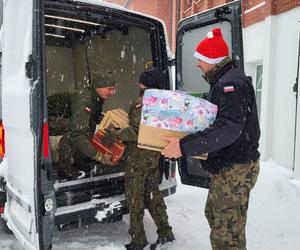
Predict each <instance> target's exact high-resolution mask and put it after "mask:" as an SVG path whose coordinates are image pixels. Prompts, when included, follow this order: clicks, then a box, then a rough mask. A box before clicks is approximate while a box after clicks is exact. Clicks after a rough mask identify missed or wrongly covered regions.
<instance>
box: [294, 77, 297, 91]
mask: <svg viewBox="0 0 300 250" xmlns="http://www.w3.org/2000/svg"><path fill="white" fill-rule="evenodd" d="M293 92H295V93H298V78H297V80H296V82H295V84H294V86H293Z"/></svg>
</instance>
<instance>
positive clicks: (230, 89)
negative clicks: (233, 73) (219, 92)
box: [224, 85, 234, 93]
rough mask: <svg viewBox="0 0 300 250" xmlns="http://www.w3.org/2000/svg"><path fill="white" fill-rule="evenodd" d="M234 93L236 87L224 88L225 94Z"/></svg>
mask: <svg viewBox="0 0 300 250" xmlns="http://www.w3.org/2000/svg"><path fill="white" fill-rule="evenodd" d="M233 91H234V87H233V86H232V85H231V86H226V87H224V92H225V93H227V92H233Z"/></svg>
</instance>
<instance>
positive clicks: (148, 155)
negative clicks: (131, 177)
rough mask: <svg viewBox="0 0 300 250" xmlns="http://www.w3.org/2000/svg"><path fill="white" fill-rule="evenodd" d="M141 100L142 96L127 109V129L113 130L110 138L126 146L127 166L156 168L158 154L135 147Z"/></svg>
mask: <svg viewBox="0 0 300 250" xmlns="http://www.w3.org/2000/svg"><path fill="white" fill-rule="evenodd" d="M142 98H143V96H140V97H139V98H138V99H136V100H135V101H134V102H133V103H132V104H131V105H130V107H129V113H128V117H129V127H128V128H124V129H121V130H115V131H114V132H112V133H111V136H112V137H113V138H114V139H118V140H120V141H122V142H124V143H125V144H126V152H125V158H126V159H127V162H128V164H129V165H131V164H137V163H138V165H139V166H140V167H141V166H145V167H157V166H158V160H159V158H160V153H159V152H157V151H152V150H146V149H141V148H138V147H137V140H138V133H139V125H140V120H141V113H142Z"/></svg>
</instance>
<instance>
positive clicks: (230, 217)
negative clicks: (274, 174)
mask: <svg viewBox="0 0 300 250" xmlns="http://www.w3.org/2000/svg"><path fill="white" fill-rule="evenodd" d="M258 173H259V161H255V162H252V163H249V164H233V165H232V166H231V167H229V168H226V169H222V170H221V172H220V173H218V174H215V175H213V177H212V182H211V185H210V189H209V193H208V197H207V202H206V207H205V216H206V218H207V220H208V223H209V226H210V228H211V233H210V241H211V246H212V249H213V250H246V236H245V229H246V219H247V210H248V203H249V195H250V190H251V189H252V188H253V187H254V185H255V183H256V180H257V176H258Z"/></svg>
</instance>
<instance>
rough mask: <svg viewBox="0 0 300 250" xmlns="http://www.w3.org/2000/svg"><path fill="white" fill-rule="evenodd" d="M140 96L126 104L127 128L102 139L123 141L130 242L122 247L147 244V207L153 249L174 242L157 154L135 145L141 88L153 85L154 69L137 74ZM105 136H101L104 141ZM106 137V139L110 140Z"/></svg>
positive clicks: (156, 79) (156, 72) (136, 247)
mask: <svg viewBox="0 0 300 250" xmlns="http://www.w3.org/2000/svg"><path fill="white" fill-rule="evenodd" d="M139 81H140V84H139V88H140V90H141V95H140V97H139V98H138V99H137V100H136V101H135V102H134V103H133V104H132V105H131V106H130V110H129V123H130V127H128V128H125V129H122V130H114V131H109V132H108V135H107V137H106V138H110V140H114V139H118V140H121V141H123V142H124V143H126V152H125V155H124V156H125V159H126V169H125V190H126V201H127V205H128V208H129V212H130V228H129V234H130V235H131V237H132V240H131V243H129V244H127V245H125V247H126V249H129V250H131V249H132V250H133V249H134V250H139V249H144V247H145V246H146V245H148V242H147V238H146V235H145V231H144V225H143V217H144V208H145V206H146V207H147V208H148V210H149V212H150V214H151V216H152V218H153V220H154V222H155V224H156V226H157V234H158V239H157V242H156V243H155V244H153V245H151V246H150V248H151V249H155V248H156V246H157V245H159V244H164V243H166V242H172V241H174V240H175V239H174V235H173V233H172V228H171V227H170V225H169V223H168V215H167V213H166V205H165V202H164V199H163V197H162V194H161V192H160V191H159V168H158V167H159V159H160V153H159V152H156V151H151V150H145V149H140V148H138V147H137V138H138V130H139V124H140V119H141V109H142V95H143V92H144V89H145V88H147V87H148V88H157V87H158V86H159V85H158V84H159V83H160V82H161V81H162V76H161V73H160V71H159V70H158V69H157V68H152V69H149V70H146V71H145V72H143V73H142V74H141V76H140V79H139ZM106 140H107V139H105V138H104V139H103V142H105V141H106ZM110 140H109V139H108V140H107V142H108V141H110Z"/></svg>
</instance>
